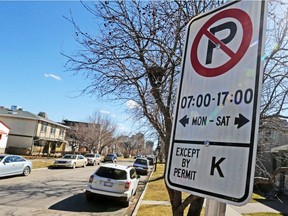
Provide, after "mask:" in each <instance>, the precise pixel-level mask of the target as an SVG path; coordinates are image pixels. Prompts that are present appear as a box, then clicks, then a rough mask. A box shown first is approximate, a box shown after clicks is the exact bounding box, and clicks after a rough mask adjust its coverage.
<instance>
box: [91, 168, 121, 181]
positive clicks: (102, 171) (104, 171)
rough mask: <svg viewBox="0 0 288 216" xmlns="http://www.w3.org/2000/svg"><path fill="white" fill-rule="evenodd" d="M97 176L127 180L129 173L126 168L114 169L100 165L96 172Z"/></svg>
mask: <svg viewBox="0 0 288 216" xmlns="http://www.w3.org/2000/svg"><path fill="white" fill-rule="evenodd" d="M95 174H96V175H97V176H100V177H104V178H110V179H116V180H125V179H127V173H126V171H125V170H119V169H114V168H110V167H100V168H99V169H98V170H97V171H96V173H95Z"/></svg>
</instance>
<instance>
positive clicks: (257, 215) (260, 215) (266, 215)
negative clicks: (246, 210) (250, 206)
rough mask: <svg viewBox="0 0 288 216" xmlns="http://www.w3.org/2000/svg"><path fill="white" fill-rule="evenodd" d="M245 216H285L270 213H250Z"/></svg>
mask: <svg viewBox="0 0 288 216" xmlns="http://www.w3.org/2000/svg"><path fill="white" fill-rule="evenodd" d="M242 215H243V216H281V215H282V216H285V215H283V214H281V213H271V212H270V213H269V212H264V213H261V212H258V213H250V214H242Z"/></svg>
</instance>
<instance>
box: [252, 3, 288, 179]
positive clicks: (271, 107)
mask: <svg viewBox="0 0 288 216" xmlns="http://www.w3.org/2000/svg"><path fill="white" fill-rule="evenodd" d="M287 8H288V3H287V1H283V0H278V1H269V2H268V22H267V23H268V24H267V32H266V45H265V56H263V60H264V78H263V86H262V101H261V113H260V128H259V130H260V136H259V137H260V139H259V141H258V153H257V163H256V166H257V167H256V171H257V172H256V179H255V183H256V184H260V183H261V184H274V183H275V178H276V175H279V174H280V175H282V174H283V170H285V167H282V166H281V164H282V163H281V162H280V163H278V164H280V167H276V170H274V169H275V167H272V166H271V159H273V160H276V161H282V160H283V157H282V156H281V155H279V154H274V153H273V152H272V148H275V147H277V146H280V145H284V144H285V143H286V140H287V137H288V133H287V125H286V126H285V125H284V126H283V123H281V121H282V122H283V120H281V119H287V118H288V112H287V109H288V100H287V94H288V60H287V59H288V58H287V57H288V9H287ZM284 123H285V121H284ZM281 137H282V138H281ZM283 139H284V140H285V141H284V142H283ZM281 140H282V141H281ZM271 156H272V158H271ZM277 170H278V171H277ZM279 170H282V173H281V172H279ZM286 170H287V167H286ZM286 172H287V171H286Z"/></svg>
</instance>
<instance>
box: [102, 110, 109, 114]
mask: <svg viewBox="0 0 288 216" xmlns="http://www.w3.org/2000/svg"><path fill="white" fill-rule="evenodd" d="M100 113H103V114H106V115H109V114H110V112H109V111H106V110H100Z"/></svg>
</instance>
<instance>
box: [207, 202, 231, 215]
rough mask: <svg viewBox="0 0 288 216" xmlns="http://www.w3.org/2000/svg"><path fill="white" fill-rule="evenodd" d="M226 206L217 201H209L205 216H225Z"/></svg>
mask: <svg viewBox="0 0 288 216" xmlns="http://www.w3.org/2000/svg"><path fill="white" fill-rule="evenodd" d="M225 212H226V204H225V203H221V202H219V201H216V200H212V199H207V200H206V207H205V216H225Z"/></svg>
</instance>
